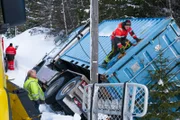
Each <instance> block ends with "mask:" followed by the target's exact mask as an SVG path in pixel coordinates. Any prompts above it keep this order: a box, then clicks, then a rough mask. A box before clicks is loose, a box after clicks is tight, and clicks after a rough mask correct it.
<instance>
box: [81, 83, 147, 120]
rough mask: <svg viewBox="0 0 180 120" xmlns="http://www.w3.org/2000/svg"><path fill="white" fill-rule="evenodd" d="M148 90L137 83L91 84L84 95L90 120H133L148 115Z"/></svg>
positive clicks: (85, 109)
mask: <svg viewBox="0 0 180 120" xmlns="http://www.w3.org/2000/svg"><path fill="white" fill-rule="evenodd" d="M147 104H148V90H147V87H146V86H144V85H140V84H136V83H125V84H123V83H115V84H108V83H105V84H102V83H101V84H93V85H92V84H90V85H88V86H86V87H85V89H84V94H83V110H84V111H85V112H86V113H87V117H88V120H132V119H133V117H142V116H144V115H145V114H146V111H147Z"/></svg>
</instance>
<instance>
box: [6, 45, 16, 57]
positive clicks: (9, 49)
mask: <svg viewBox="0 0 180 120" xmlns="http://www.w3.org/2000/svg"><path fill="white" fill-rule="evenodd" d="M6 54H10V55H16V49H15V48H14V47H13V46H8V47H7V48H6Z"/></svg>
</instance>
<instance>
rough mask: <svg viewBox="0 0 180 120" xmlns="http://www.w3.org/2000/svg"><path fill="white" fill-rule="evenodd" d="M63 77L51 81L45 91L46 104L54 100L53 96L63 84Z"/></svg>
mask: <svg viewBox="0 0 180 120" xmlns="http://www.w3.org/2000/svg"><path fill="white" fill-rule="evenodd" d="M64 81H65V77H60V78H59V79H58V80H56V81H55V82H53V83H52V84H51V85H50V86H49V87H48V89H47V90H46V92H45V102H46V103H47V104H53V103H54V102H56V100H55V97H56V94H57V92H58V90H59V89H60V88H61V87H62V86H63V85H64V84H65V83H64Z"/></svg>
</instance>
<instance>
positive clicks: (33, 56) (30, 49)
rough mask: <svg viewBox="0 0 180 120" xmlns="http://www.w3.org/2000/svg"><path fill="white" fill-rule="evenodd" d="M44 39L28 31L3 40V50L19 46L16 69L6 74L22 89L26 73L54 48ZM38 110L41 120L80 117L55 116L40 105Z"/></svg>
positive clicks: (44, 106) (71, 119)
mask: <svg viewBox="0 0 180 120" xmlns="http://www.w3.org/2000/svg"><path fill="white" fill-rule="evenodd" d="M45 37H46V35H45V34H37V35H32V36H31V35H30V33H29V30H27V31H25V32H23V33H22V34H20V35H17V36H16V37H14V38H12V39H4V43H5V48H6V47H7V46H8V45H9V43H13V45H14V46H16V45H18V46H19V47H18V49H17V55H16V56H15V59H16V60H15V61H16V64H15V66H16V68H15V70H14V71H10V70H9V71H8V72H7V74H8V76H9V78H10V79H13V78H14V80H13V81H12V82H13V83H15V84H17V85H18V86H20V87H23V83H24V80H25V77H26V73H27V71H28V70H30V69H31V68H33V67H34V66H35V65H36V64H37V63H38V62H39V61H40V60H41V59H42V57H43V56H44V55H45V54H46V53H48V52H49V51H50V50H51V49H53V48H54V46H55V45H54V43H53V38H52V37H48V38H46V39H45ZM39 109H40V111H41V112H42V118H41V120H80V116H79V115H77V114H75V115H74V116H65V115H61V114H55V113H54V112H52V111H51V110H50V109H49V108H48V106H46V105H40V108H39Z"/></svg>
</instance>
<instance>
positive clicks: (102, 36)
mask: <svg viewBox="0 0 180 120" xmlns="http://www.w3.org/2000/svg"><path fill="white" fill-rule="evenodd" d="M125 20H126V19H119V20H105V21H103V22H102V23H100V24H99V39H98V47H99V48H98V49H99V51H98V52H99V54H98V55H99V56H98V60H99V61H98V65H99V66H100V65H101V64H102V62H103V60H104V59H105V57H106V55H107V54H108V53H109V52H110V51H111V40H110V36H111V33H112V32H113V31H114V30H115V29H116V27H117V26H118V24H119V23H120V22H123V21H125ZM130 20H131V24H132V25H131V27H132V29H133V31H134V32H135V34H136V35H137V36H138V38H142V39H143V42H145V41H146V42H147V41H149V40H152V39H153V38H154V37H155V36H157V35H158V34H159V33H160V32H161V31H162V30H163V29H165V28H166V27H167V25H168V24H169V23H170V21H171V20H172V18H169V17H168V18H133V19H130ZM127 39H129V40H130V41H131V42H133V43H135V40H134V39H133V38H132V37H131V36H130V35H129V34H128V36H127ZM132 49H133V50H132ZM135 49H137V47H131V48H130V49H128V51H129V52H131V53H132V52H135V51H136V50H135ZM128 51H127V52H128ZM132 54H133V53H132ZM61 59H63V60H65V61H69V62H72V61H74V62H76V64H77V65H79V66H82V65H83V66H85V67H86V66H90V33H88V34H87V35H86V36H84V37H83V38H82V39H81V40H79V42H78V43H76V44H75V45H74V46H72V47H71V48H70V49H68V50H67V51H66V52H65V53H64V54H63V55H62V56H61ZM105 71H106V69H104V68H101V67H99V72H100V73H102V74H103V73H104V72H105Z"/></svg>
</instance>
